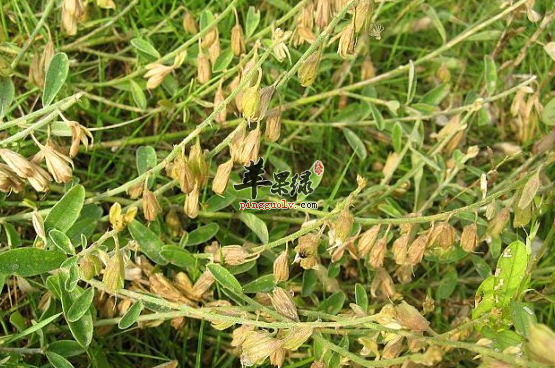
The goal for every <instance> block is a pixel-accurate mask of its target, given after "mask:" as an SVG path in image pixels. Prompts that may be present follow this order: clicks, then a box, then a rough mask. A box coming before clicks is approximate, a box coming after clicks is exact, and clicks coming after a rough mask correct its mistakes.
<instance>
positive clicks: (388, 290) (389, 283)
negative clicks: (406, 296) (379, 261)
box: [370, 267, 395, 299]
mask: <svg viewBox="0 0 555 368" xmlns="http://www.w3.org/2000/svg"><path fill="white" fill-rule="evenodd" d="M378 290H379V292H380V294H381V295H382V296H384V297H385V298H388V299H391V298H393V297H394V296H395V284H394V283H393V279H392V278H391V276H389V274H388V273H387V271H386V270H385V269H384V268H381V267H380V268H377V269H376V274H375V275H374V280H372V285H371V286H370V294H371V295H372V296H373V297H374V298H375V297H376V295H377V293H376V292H377V291H378Z"/></svg>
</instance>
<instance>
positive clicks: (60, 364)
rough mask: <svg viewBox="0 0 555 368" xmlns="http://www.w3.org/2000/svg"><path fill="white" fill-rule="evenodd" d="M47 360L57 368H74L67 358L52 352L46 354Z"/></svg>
mask: <svg viewBox="0 0 555 368" xmlns="http://www.w3.org/2000/svg"><path fill="white" fill-rule="evenodd" d="M46 358H47V359H48V361H49V362H50V364H52V366H53V367H55V368H73V365H72V364H71V363H70V362H69V361H68V360H67V359H66V358H64V357H63V356H61V355H58V354H56V353H54V352H52V351H47V352H46Z"/></svg>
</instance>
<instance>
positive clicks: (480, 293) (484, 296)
mask: <svg viewBox="0 0 555 368" xmlns="http://www.w3.org/2000/svg"><path fill="white" fill-rule="evenodd" d="M494 286H495V276H490V277H488V278H487V279H485V280H484V281H483V282H482V283H481V284H480V286H479V287H478V290H476V301H477V305H476V307H475V308H474V310H472V318H474V319H476V318H478V317H480V316H482V315H484V314H486V313H488V312H489V311H491V309H492V308H493V307H494V306H495V295H494V292H493V287H494Z"/></svg>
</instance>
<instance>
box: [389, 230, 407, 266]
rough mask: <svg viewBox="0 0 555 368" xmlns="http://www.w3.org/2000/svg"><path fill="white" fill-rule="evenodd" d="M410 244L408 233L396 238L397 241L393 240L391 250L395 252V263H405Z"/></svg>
mask: <svg viewBox="0 0 555 368" xmlns="http://www.w3.org/2000/svg"><path fill="white" fill-rule="evenodd" d="M408 244H409V237H408V235H403V236H401V237H399V238H397V239H395V241H394V242H393V246H392V248H391V250H392V252H393V259H394V260H395V263H397V264H398V265H402V264H403V263H405V260H406V259H407V250H408Z"/></svg>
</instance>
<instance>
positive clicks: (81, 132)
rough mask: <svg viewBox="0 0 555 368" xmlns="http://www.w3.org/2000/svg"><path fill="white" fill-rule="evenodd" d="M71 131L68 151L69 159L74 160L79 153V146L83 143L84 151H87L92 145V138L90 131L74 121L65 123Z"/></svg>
mask: <svg viewBox="0 0 555 368" xmlns="http://www.w3.org/2000/svg"><path fill="white" fill-rule="evenodd" d="M66 124H67V125H68V126H69V129H70V130H71V147H70V149H69V157H70V158H74V157H75V156H77V153H78V152H79V145H80V144H81V143H83V146H85V149H89V148H90V147H92V145H93V141H94V137H93V135H92V133H91V131H90V130H88V129H87V128H85V127H84V126H82V125H81V124H79V123H78V122H76V121H69V120H68V121H66Z"/></svg>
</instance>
